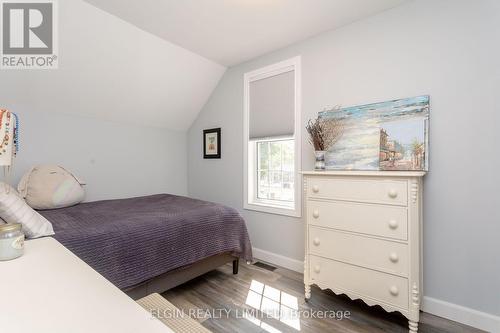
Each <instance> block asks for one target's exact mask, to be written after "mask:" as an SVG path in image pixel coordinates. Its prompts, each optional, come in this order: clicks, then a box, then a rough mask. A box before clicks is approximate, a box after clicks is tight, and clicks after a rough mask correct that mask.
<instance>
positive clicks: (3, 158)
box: [0, 109, 19, 167]
mask: <svg viewBox="0 0 500 333" xmlns="http://www.w3.org/2000/svg"><path fill="white" fill-rule="evenodd" d="M18 151H19V119H18V116H17V115H16V114H15V113H13V112H10V111H8V110H5V109H0V166H4V167H10V166H11V165H12V159H13V157H15V156H16V154H17V152H18Z"/></svg>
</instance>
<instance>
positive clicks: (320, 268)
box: [309, 255, 408, 310]
mask: <svg viewBox="0 0 500 333" xmlns="http://www.w3.org/2000/svg"><path fill="white" fill-rule="evenodd" d="M309 272H310V278H311V282H312V283H317V282H320V287H322V288H333V289H335V288H339V289H341V290H342V291H345V292H347V293H349V292H351V293H356V294H357V295H359V296H361V298H363V297H365V298H370V299H372V300H374V301H377V302H383V303H386V304H390V305H393V306H395V307H398V308H401V309H404V310H406V309H408V280H407V279H405V278H402V277H399V276H395V275H390V274H385V273H381V272H377V271H373V270H370V269H367V268H363V267H358V266H354V265H349V264H345V263H342V262H339V261H335V260H329V259H324V258H320V257H316V256H313V255H310V256H309Z"/></svg>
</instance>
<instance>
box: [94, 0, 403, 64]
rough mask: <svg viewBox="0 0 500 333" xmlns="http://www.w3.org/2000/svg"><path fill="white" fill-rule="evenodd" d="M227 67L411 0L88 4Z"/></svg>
mask: <svg viewBox="0 0 500 333" xmlns="http://www.w3.org/2000/svg"><path fill="white" fill-rule="evenodd" d="M86 1H87V2H89V3H91V4H93V5H95V6H96V7H98V8H100V9H102V10H105V11H107V12H109V13H111V14H113V15H115V16H117V17H119V18H121V19H123V20H125V21H128V22H129V23H132V24H133V25H135V26H137V27H139V28H141V29H143V30H145V31H148V32H150V33H152V34H154V35H157V36H159V37H161V38H163V39H165V40H167V41H170V42H172V43H174V44H177V45H179V46H181V47H183V48H186V49H188V50H190V51H193V52H195V53H197V54H199V55H201V56H203V57H205V58H208V59H211V60H213V61H215V62H217V63H219V64H221V65H224V66H233V65H236V64H239V63H241V62H244V61H246V60H250V59H252V58H254V57H257V56H260V55H262V54H265V53H267V52H271V51H273V50H276V49H280V48H282V47H285V46H287V45H290V44H293V43H295V42H298V41H300V40H303V39H306V38H308V37H311V36H314V35H317V34H319V33H321V32H324V31H327V30H331V29H335V28H339V27H341V26H343V25H346V24H349V23H351V22H354V21H357V20H360V19H363V18H365V17H368V16H371V15H374V14H376V13H379V12H382V11H384V10H387V9H389V8H392V7H395V6H397V5H399V4H401V3H403V2H406V1H408V0H141V1H137V0H134V1H132V0H86Z"/></svg>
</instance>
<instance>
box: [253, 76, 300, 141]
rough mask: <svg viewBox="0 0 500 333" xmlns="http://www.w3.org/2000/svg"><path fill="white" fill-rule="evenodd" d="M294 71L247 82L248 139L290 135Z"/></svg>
mask: <svg viewBox="0 0 500 333" xmlns="http://www.w3.org/2000/svg"><path fill="white" fill-rule="evenodd" d="M294 80H295V78H294V71H289V72H285V73H281V74H278V75H275V76H271V77H268V78H265V79H261V80H257V81H252V82H250V111H249V118H250V139H258V138H267V137H276V136H285V135H293V133H294V123H295V82H294Z"/></svg>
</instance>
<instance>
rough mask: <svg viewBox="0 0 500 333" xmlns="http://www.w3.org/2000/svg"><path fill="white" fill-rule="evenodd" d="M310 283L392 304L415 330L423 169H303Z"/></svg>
mask: <svg viewBox="0 0 500 333" xmlns="http://www.w3.org/2000/svg"><path fill="white" fill-rule="evenodd" d="M303 175H304V187H305V188H304V190H305V206H306V207H305V214H304V216H305V218H306V222H307V226H306V242H305V244H306V249H305V253H306V256H305V270H304V283H305V297H306V299H309V298H310V297H311V285H312V284H315V285H317V286H319V287H320V288H322V289H331V290H332V291H333V292H335V293H337V294H346V295H347V296H349V297H350V298H351V299H358V298H359V299H362V300H363V301H364V302H365V303H367V304H368V305H375V304H378V305H380V306H382V307H383V308H384V309H385V310H387V311H399V312H401V313H402V314H403V315H404V316H406V317H407V318H408V319H409V330H410V332H417V329H418V321H419V310H420V298H421V289H422V284H421V281H422V278H421V241H422V239H421V234H422V232H421V228H422V177H423V176H424V175H425V173H424V172H398V171H324V172H303Z"/></svg>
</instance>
